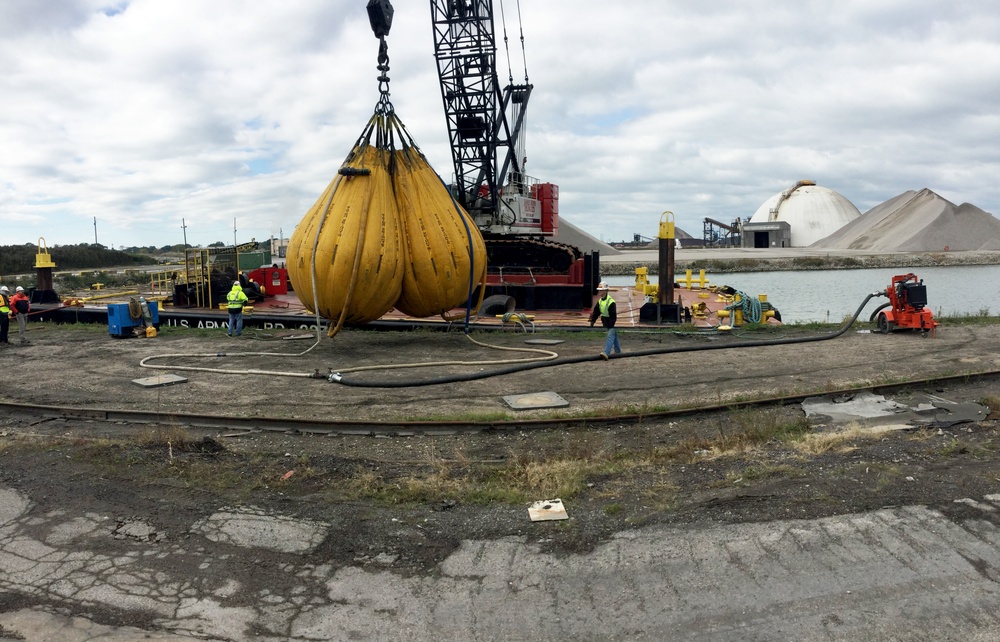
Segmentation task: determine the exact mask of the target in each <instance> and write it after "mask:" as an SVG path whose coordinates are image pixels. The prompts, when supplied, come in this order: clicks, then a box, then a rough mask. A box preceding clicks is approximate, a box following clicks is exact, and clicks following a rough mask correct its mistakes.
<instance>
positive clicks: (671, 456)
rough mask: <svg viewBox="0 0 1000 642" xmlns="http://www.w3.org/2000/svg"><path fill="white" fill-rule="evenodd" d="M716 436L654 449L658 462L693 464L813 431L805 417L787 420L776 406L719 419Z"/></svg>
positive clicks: (730, 413)
mask: <svg viewBox="0 0 1000 642" xmlns="http://www.w3.org/2000/svg"><path fill="white" fill-rule="evenodd" d="M716 430H717V432H718V434H717V435H716V436H714V437H689V438H687V439H684V440H681V441H680V442H678V443H676V444H672V445H669V446H660V447H657V448H654V449H653V451H652V452H651V454H650V459H651V460H652V461H655V462H660V463H667V462H681V463H694V462H697V461H700V460H703V459H706V458H713V457H724V456H733V455H740V454H744V453H748V452H753V451H756V450H757V449H759V448H760V447H761V446H763V445H764V444H767V443H772V442H778V443H788V442H794V441H796V440H798V439H801V438H802V436H803V435H806V434H808V433H809V431H810V430H811V428H810V426H809V422H808V421H807V420H806V418H805V417H799V418H795V419H792V420H788V419H786V418H784V417H783V416H782V414H781V413H780V411H779V409H777V408H740V409H737V410H733V411H731V412H729V413H727V414H726V415H725V417H724V418H720V419H717V420H716Z"/></svg>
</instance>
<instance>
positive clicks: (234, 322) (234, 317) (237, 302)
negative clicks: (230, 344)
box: [226, 281, 250, 337]
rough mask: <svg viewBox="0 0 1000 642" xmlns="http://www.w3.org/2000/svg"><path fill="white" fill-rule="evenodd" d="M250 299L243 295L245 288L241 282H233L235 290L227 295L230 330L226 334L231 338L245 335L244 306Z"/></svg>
mask: <svg viewBox="0 0 1000 642" xmlns="http://www.w3.org/2000/svg"><path fill="white" fill-rule="evenodd" d="M249 300H250V299H248V298H247V295H246V294H243V286H242V285H240V282H239V281H233V289H232V290H230V291H229V294H227V295H226V301H227V302H228V303H229V330H228V331H226V334H227V335H228V336H230V337H232V336H237V337H238V336H240V335H241V334H242V333H243V305H244V304H246V302H247V301H249Z"/></svg>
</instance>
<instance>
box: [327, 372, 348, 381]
mask: <svg viewBox="0 0 1000 642" xmlns="http://www.w3.org/2000/svg"><path fill="white" fill-rule="evenodd" d="M343 378H344V375H342V374H340V373H339V372H331V373H330V376H329V377H327V378H326V380H327V381H329V382H330V383H340V380H341V379H343Z"/></svg>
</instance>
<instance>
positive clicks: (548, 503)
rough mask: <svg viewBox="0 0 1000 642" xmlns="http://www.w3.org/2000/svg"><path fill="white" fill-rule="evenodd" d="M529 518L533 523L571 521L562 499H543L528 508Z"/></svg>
mask: <svg viewBox="0 0 1000 642" xmlns="http://www.w3.org/2000/svg"><path fill="white" fill-rule="evenodd" d="M528 517H530V518H531V521H533V522H549V521H554V520H560V519H569V514H568V513H567V512H566V506H564V505H563V503H562V500H561V499H542V500H540V501H537V502H535V503H534V504H532V505H531V506H529V507H528Z"/></svg>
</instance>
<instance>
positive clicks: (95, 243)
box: [94, 216, 97, 245]
mask: <svg viewBox="0 0 1000 642" xmlns="http://www.w3.org/2000/svg"><path fill="white" fill-rule="evenodd" d="M94 245H97V217H96V216H95V217H94Z"/></svg>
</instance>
